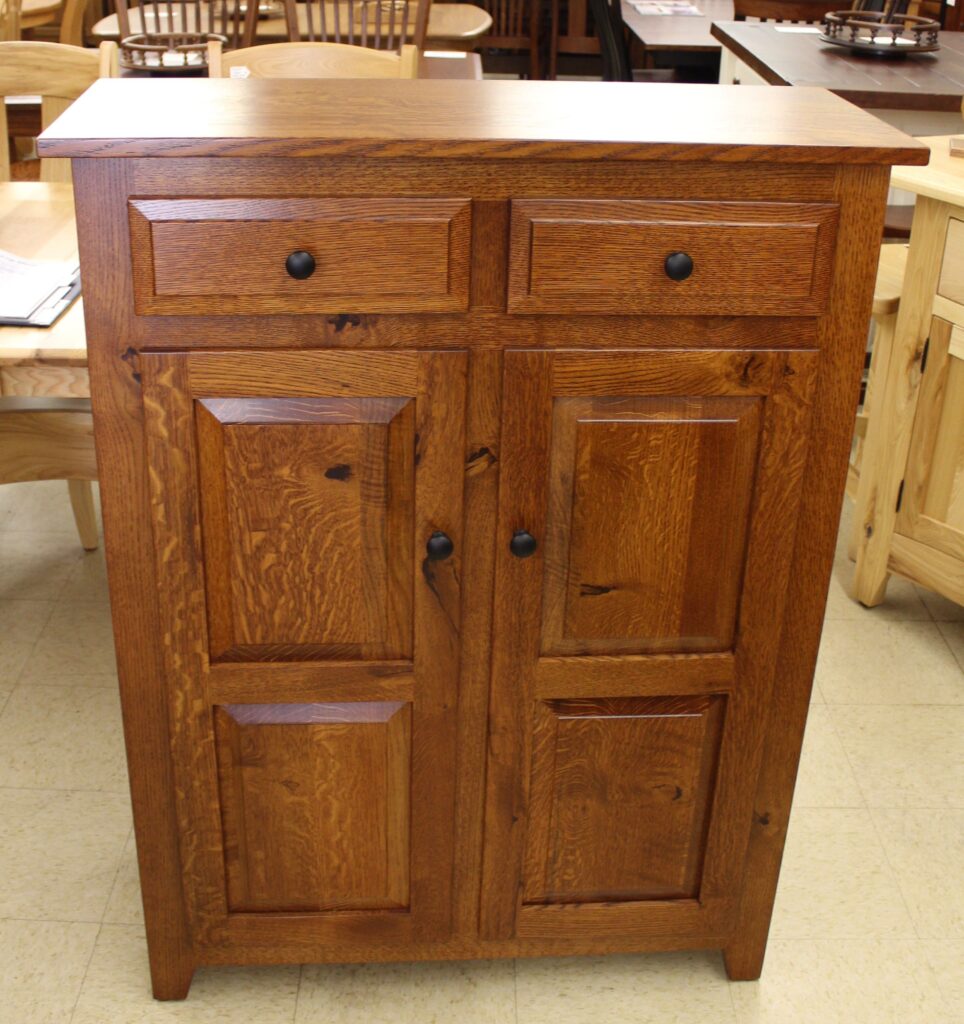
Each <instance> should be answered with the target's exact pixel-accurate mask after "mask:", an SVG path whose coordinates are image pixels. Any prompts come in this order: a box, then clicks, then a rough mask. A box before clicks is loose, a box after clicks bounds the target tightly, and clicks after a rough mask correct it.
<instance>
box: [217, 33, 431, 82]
mask: <svg viewBox="0 0 964 1024" xmlns="http://www.w3.org/2000/svg"><path fill="white" fill-rule="evenodd" d="M232 68H245V69H247V72H248V75H249V76H250V77H251V78H416V77H417V76H418V48H417V47H415V46H411V45H408V44H406V45H405V46H403V47H402V48H401V53H391V52H389V51H387V50H373V49H369V48H368V47H365V46H349V45H347V44H345V43H269V44H268V45H267V46H249V47H247V48H245V49H243V50H233V51H231V52H229V53H224V54H222V52H221V44H220V43H219V42H218V41H217V40H214V41H213V42H211V43H209V44H208V69H209V73H210V76H211V78H229V77H231V69H232Z"/></svg>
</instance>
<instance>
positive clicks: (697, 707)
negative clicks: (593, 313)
mask: <svg viewBox="0 0 964 1024" xmlns="http://www.w3.org/2000/svg"><path fill="white" fill-rule="evenodd" d="M815 365H816V355H815V354H814V353H812V352H782V351H780V352H777V351H753V352H749V351H735V352H734V351H725V352H719V351H665V350H664V351H642V352H640V351H634V352H621V351H607V352H593V353H588V352H574V351H560V352H555V353H550V352H533V351H512V352H508V353H507V354H506V359H505V385H504V398H503V402H504V405H503V408H504V420H503V434H502V460H501V461H502V467H501V474H502V476H501V481H500V497H499V519H498V530H499V536H498V552H499V554H498V563H497V568H496V594H495V609H494V612H495V626H494V638H495V639H494V644H495V646H494V650H493V689H492V705H491V726H490V760H489V773H488V791H487V803H486V838H485V843H486V848H485V856H484V868H483V895H482V915H481V919H482V931H483V933H484V934H485V935H487V936H489V937H493V938H494V937H508V936H511V935H516V936H519V937H521V938H536V937H555V938H591V937H604V936H610V937H613V936H617V935H618V936H620V937H621V938H625V937H626V936H627V935H629V936H637V937H639V938H641V939H642V938H645V936H647V935H657V934H658V935H666V934H674V935H678V936H683V937H685V936H686V935H692V936H697V935H704V936H705V935H713V934H723V932H724V930H725V928H726V927H727V922H728V919H729V915H730V913H731V911H732V909H733V898H734V896H735V894H736V890H737V887H738V885H739V878H740V868H741V863H742V856H743V850H744V847H745V844H746V841H747V837H748V834H749V829H750V824H751V814H752V800H753V794H754V791H755V784H756V776H757V773H758V769H759V762H760V750H761V741H762V721H763V714H764V711H765V710H766V708H767V705H768V701H769V698H770V693H771V689H772V686H773V674H774V665H775V658H776V652H777V647H778V644H779V632H780V624H781V620H782V615H783V608H784V593H785V589H786V583H787V575H788V563H789V555H790V551H791V548H792V545H793V540H794V531H795V527H796V518H797V506H798V501H799V487H800V480H801V477H802V473H803V470H804V465H805V461H806V454H807V435H808V430H809V421H810V396H811V392H812V384H813V378H814V371H815ZM525 534H528V535H530V536H531V538H533V539H534V541H535V544H536V547H535V551H534V552H532V541H531V540H528V538H527V537H525V536H524V535H525ZM526 542H528V543H526Z"/></svg>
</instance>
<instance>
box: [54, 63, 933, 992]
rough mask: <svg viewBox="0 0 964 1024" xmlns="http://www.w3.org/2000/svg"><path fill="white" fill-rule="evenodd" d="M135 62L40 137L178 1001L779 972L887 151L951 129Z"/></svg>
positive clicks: (742, 106) (151, 940) (780, 110)
mask: <svg viewBox="0 0 964 1024" xmlns="http://www.w3.org/2000/svg"><path fill="white" fill-rule="evenodd" d="M108 84H109V83H108ZM129 84H134V85H138V86H139V87H138V88H137V89H135V90H134V92H132V93H130V94H128V93H123V92H117V91H114V90H111V89H109V88H108V89H105V88H97V89H94V90H92V91H91V92H90V93H88V94H87V96H85V97H84V98H82V99H81V100H79V101H78V102H77V103H76V104H75V105H74V106H73V107H72V108H71V110H70V112H69V114H68V115H67V116H66V117H65V118H64V119H62V120H61V121H60V122H58V124H57V125H56V126H54V128H53V129H52V130H50V131H48V133H47V134H46V136H45V138H44V140H43V142H42V146H43V148H44V150H45V151H46V152H47V153H55V154H56V155H58V156H73V157H74V158H75V161H74V181H75V188H76V198H77V213H78V236H79V241H80V251H81V261H82V266H83V273H84V289H85V306H86V320H87V331H88V340H89V352H90V368H91V388H92V395H93V400H94V410H95V429H96V435H97V445H98V458H99V461H100V465H101V467H102V469H103V472H102V481H103V483H102V495H103V509H104V522H105V537H106V547H107V555H108V570H109V575H110V584H111V591H112V610H113V611H112V614H113V618H114V629H115V633H116V636H117V652H118V667H119V677H120V684H121V694H122V704H123V709H124V723H125V733H126V739H127V748H128V755H129V757H128V761H129V771H130V779H131V788H132V793H133V803H134V816H135V830H136V835H137V845H138V857H139V860H140V867H141V880H142V892H143V898H144V904H145V921H146V931H147V943H148V951H149V955H150V963H151V971H152V979H153V986H154V992H155V995H156V996H157V997H158V998H160V999H176V998H183V997H184V996H185V995H186V994H187V991H188V989H189V986H190V983H191V978H192V976H193V973H194V970H195V969H196V968H197V967H198V966H201V965H216V964H231V963H242V964H259V963H284V962H290V963H305V962H312V961H321V962H324V961H332V962H336V961H340V962H365V961H385V960H413V959H453V958H480V957H505V956H538V955H549V954H552V955H575V954H594V953H610V952H619V951H622V952H630V951H632V952H645V951H650V950H669V949H690V948H715V949H720V950H722V951H723V954H724V958H725V962H726V966H727V970H728V972H729V974H730V976H731V977H733V978H754V977H757V976H759V973H760V971H761V968H762V964H763V957H764V952H765V947H766V938H767V931H768V928H769V921H770V914H771V910H772V904H773V897H774V893H775V890H776V883H777V875H778V870H779V863H780V857H781V854H782V849H783V842H784V838H785V835H786V829H787V823H788V819H789V812H790V802H791V796H792V791H793V781H794V774H795V770H796V764H797V760H798V758H799V752H800V743H801V740H802V736H803V728H804V723H805V720H806V712H807V706H808V700H809V694H810V686H811V682H812V676H813V669H814V664H815V661H816V652H817V646H818V643H819V637H820V623H821V620H822V614H823V604H824V599H825V595H826V587H827V582H828V578H829V573H830V567H831V563H832V559H833V551H834V540H835V536H836V518H837V514H838V510H839V507H840V498H841V495H842V491H843V485H844V479H845V473H846V466H847V453H848V450H849V439H850V432H851V428H852V424H853V414H854V407H855V404H856V398H857V392H858V388H859V379H860V372H861V367H862V364H863V352H864V340H865V337H866V330H867V320H868V316H869V312H870V304H871V297H872V289H873V283H874V277H875V268H876V263H877V249H878V245H879V239H880V232H881V224H882V217H883V206H884V201H885V198H886V193H887V185H888V174H889V167H888V164H890V163H892V162H898V161H899V162H904V163H914V162H920V161H921V160H922V159H924V158H925V157H926V150H925V149H923V148H922V147H920V146H918V145H917V144H915V143H914V142H913V141H912V140H910V139H906V138H905V137H903V136H902V135H900V134H899V133H897V132H895V131H893V130H892V129H890V128H887V127H886V126H883V125H881V124H880V123H879V122H877V121H875V120H873V119H872V118H870V117H868V116H866V115H864V114H863V113H861V112H860V111H855V110H853V109H852V108H849V107H848V106H847V105H846V104H843V103H841V102H839V101H837V100H835V99H832V98H829V97H827V96H826V95H824V94H822V93H819V92H807V91H804V90H800V91H798V90H775V89H774V90H748V89H742V90H741V89H726V88H720V87H713V88H711V89H699V88H693V89H690V88H687V87H681V86H680V87H677V86H673V87H671V88H670V89H669V90H663V89H658V88H655V87H654V88H646V87H633V86H627V87H625V88H624V87H622V86H616V85H613V86H602V85H589V84H587V85H581V84H573V83H569V84H558V83H557V84H532V83H529V84H526V83H479V84H477V85H474V86H472V87H471V88H465V87H463V86H461V85H458V84H457V83H452V85H451V86H449V85H446V86H445V87H444V88H443V89H439V88H436V87H435V85H434V84H433V83H431V82H419V81H415V82H400V83H392V85H391V87H390V91H389V90H386V89H383V87H382V86H381V85H379V84H378V83H352V84H351V89H348V88H346V87H344V85H343V84H340V83H314V84H312V83H297V84H294V83H287V84H286V85H285V86H284V87H279V83H270V82H254V81H252V82H244V81H236V82H232V81H227V82H204V81H197V82H193V83H190V82H172V83H167V82H165V83H163V87H156V86H155V85H153V84H152V83H146V87H140V85H139V83H125V85H129ZM171 88H174V89H175V91H176V92H177V96H176V97H175V99H174V100H172V98H171V97H172V95H173V94H171V93H170V91H169V90H170V89H171ZM135 94H136V97H137V98H136V99H135V98H134V97H135ZM122 97H130V98H131V99H130V106H126V105H125V104H126V102H127V99H123V98H122ZM118 100H120V101H121V104H120V106H115V104H116V103H117V101H118ZM175 111H176V116H175ZM135 114H136V124H135ZM390 114H394V115H395V116H394V117H392V116H390ZM91 157H96V159H91ZM199 226H200V227H199ZM305 252H307V253H309V255H310V257H311V260H310V262H309V261H306V260H305V258H304V256H303V255H299V256H298V257H297V258H296V259H295V262H294V264H289V260H288V256H290V255H291V254H292V253H299V254H303V253H305ZM673 253H685V254H686V255H687V256H688V257H689V260H690V262H689V263H688V264H687V261H686V260H682V261H681V262H682V264H684V265H688V266H689V270H690V272H689V273H688V275H680V274H676V275H675V276H676V277H679V278H680V279H679V280H677V279H675V277H674V278H671V277H670V276H669V274H668V273H667V269H666V268H667V263H666V258H667V256H669V255H671V254H673ZM721 253H725V254H726V256H727V257H728V258H727V259H724V258H721ZM679 263H680V261H679V260H677V261H676V262H675V263H674V264H673V265H674V266H676V265H678V264H679ZM291 266H294V267H295V268H296V269H297V270H298V274H297V275H295V276H292V274H291V272H290V267H291ZM306 267H307V269H308V272H307V273H304V270H305V268H306ZM299 268H300V269H299ZM312 268H313V269H312ZM674 273H675V271H674Z"/></svg>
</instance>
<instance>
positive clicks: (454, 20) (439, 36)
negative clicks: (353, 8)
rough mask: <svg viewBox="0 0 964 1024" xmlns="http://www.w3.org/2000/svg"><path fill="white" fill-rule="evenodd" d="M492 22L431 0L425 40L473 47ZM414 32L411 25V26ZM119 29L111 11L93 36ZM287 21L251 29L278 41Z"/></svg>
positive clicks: (133, 25) (264, 21) (470, 8)
mask: <svg viewBox="0 0 964 1024" xmlns="http://www.w3.org/2000/svg"><path fill="white" fill-rule="evenodd" d="M297 6H298V9H297V11H296V14H297V17H298V25H299V35H304V33H305V32H307V28H308V17H307V13H306V12H305V11H304V10H303V7H304V5H303V4H298V5H297ZM190 11H191V8H188V17H187V21H186V23H187V24H188V25H190V24H193V21H192V19H193V17H194V16H193V15H192V14H191V13H190ZM128 21H129V23H130V29H131V32H139V31H141V28H140V24H141V22H140V14H139V12H138V11H137V10H135V9H133V8H132V9H131V10H130V11H129V12H128ZM171 24H173V25H175V26H176V27H179V26H180V25H181V9H180V5H179V4H175V5H174V12H173V19H171ZM491 25H492V19H491V18H490V16H489V15H488V14H487V13H486V12H485V11H484V10H482V8H481V7H477V6H475V5H474V4H462V3H454V4H453V3H433V4H432V6H431V9H430V11H429V15H428V25H427V27H426V30H425V32H426V40H427V41H428V42H429V43H430V44H431V45H432V46H433V47H436V48H438V47H441V46H445V47H449V48H455V49H464V48H469V49H471V48H472V47H474V46H475V44H476V40H478V39H479V38H480V37H482V36H483V35H484V33H486V32H488V30H489V27H490V26H491ZM412 30H413V32H414V25H413V29H412ZM119 32H120V28H119V25H118V20H117V15H116V14H112V15H110V16H108V17H106V18H102V19H101V20H100V21H98V22H97V23H96V24H95V25H94V27H93V34H94V37H95V38H97V39H117V38H118V34H119ZM288 36H289V29H288V24H287V22H286V20H285V18H284V15H283V14H279V15H278V16H277V17H273V18H259V19H258V21H257V23H256V28H255V39H256V40H257V41H259V42H265V43H281V42H284V41H286V40H287V39H288Z"/></svg>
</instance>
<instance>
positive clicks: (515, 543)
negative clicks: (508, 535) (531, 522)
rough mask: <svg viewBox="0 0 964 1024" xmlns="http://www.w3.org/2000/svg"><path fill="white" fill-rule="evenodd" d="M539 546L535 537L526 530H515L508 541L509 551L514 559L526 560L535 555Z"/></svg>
mask: <svg viewBox="0 0 964 1024" xmlns="http://www.w3.org/2000/svg"><path fill="white" fill-rule="evenodd" d="M538 546H539V544H538V542H537V541H536V539H535V537H533V536H532V534H531V533H529V532H528V530H516V531H515V533H514V534H512V540H510V541H509V550H510V551H511V552H512V554H514V555H515V557H516V558H528V557H529V556H530V555H534V554H535V553H536V548H537V547H538Z"/></svg>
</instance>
